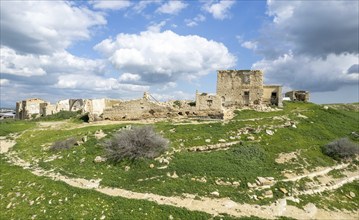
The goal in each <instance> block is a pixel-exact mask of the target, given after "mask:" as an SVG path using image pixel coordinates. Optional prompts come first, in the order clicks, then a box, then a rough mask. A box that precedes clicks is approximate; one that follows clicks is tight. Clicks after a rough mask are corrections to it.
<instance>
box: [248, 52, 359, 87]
mask: <svg viewBox="0 0 359 220" xmlns="http://www.w3.org/2000/svg"><path fill="white" fill-rule="evenodd" d="M357 62H358V56H357V55H355V54H341V55H336V54H329V55H327V57H325V58H321V57H316V58H313V57H309V56H306V55H293V54H290V53H289V54H284V55H283V56H281V57H279V58H278V59H275V60H265V59H264V60H261V61H259V62H257V63H255V64H254V65H253V68H254V69H261V70H264V76H265V78H266V80H267V81H269V83H279V82H283V83H284V84H285V85H286V86H288V87H291V88H292V89H304V90H310V91H334V90H337V89H338V88H340V87H342V86H343V85H350V84H352V85H355V84H358V82H359V73H348V69H349V68H350V67H351V66H352V65H353V63H357Z"/></svg>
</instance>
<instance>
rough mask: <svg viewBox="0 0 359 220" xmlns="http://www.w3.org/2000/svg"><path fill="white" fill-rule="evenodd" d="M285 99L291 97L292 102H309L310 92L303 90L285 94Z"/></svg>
mask: <svg viewBox="0 0 359 220" xmlns="http://www.w3.org/2000/svg"><path fill="white" fill-rule="evenodd" d="M285 97H289V98H290V100H291V101H302V102H309V92H308V91H302V90H293V91H289V92H286V93H285Z"/></svg>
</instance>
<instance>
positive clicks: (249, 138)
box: [247, 136, 255, 141]
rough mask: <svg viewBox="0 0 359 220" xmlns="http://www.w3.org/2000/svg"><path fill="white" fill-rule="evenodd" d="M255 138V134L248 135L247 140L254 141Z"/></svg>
mask: <svg viewBox="0 0 359 220" xmlns="http://www.w3.org/2000/svg"><path fill="white" fill-rule="evenodd" d="M254 139H255V138H254V137H253V136H248V137H247V140H249V141H254Z"/></svg>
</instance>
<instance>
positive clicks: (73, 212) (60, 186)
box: [0, 158, 210, 220]
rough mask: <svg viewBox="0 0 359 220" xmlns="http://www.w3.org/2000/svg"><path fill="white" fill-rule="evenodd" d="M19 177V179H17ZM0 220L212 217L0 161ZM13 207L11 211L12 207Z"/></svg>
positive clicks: (1, 159) (0, 159)
mask: <svg viewBox="0 0 359 220" xmlns="http://www.w3.org/2000/svg"><path fill="white" fill-rule="evenodd" d="M15 174H16V175H15ZM0 177H1V178H0V187H1V190H0V198H1V199H0V207H1V210H0V219H31V218H32V217H34V216H36V219H94V218H96V219H100V218H101V216H103V215H104V216H106V219H131V220H132V219H168V218H169V215H172V217H173V218H174V219H209V218H210V215H208V214H206V213H202V212H196V211H188V210H186V209H182V208H175V207H171V206H165V205H157V204H156V203H154V202H148V201H142V200H130V199H125V198H120V197H110V196H107V195H103V194H101V193H99V192H96V191H93V190H83V189H78V188H74V187H71V186H69V185H67V184H65V183H62V182H59V181H54V180H50V179H48V178H45V177H37V176H35V175H33V174H31V173H30V172H29V171H26V170H23V169H22V168H19V167H16V166H11V165H9V164H8V163H7V162H5V160H4V159H3V158H0ZM10 203H11V204H12V205H11V206H10V207H9V208H7V207H8V205H9V204H10Z"/></svg>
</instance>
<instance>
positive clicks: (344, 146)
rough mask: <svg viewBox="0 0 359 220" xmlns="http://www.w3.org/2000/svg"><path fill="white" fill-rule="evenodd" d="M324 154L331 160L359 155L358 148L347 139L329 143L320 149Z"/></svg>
mask: <svg viewBox="0 0 359 220" xmlns="http://www.w3.org/2000/svg"><path fill="white" fill-rule="evenodd" d="M322 151H323V153H324V154H326V155H328V156H330V157H332V158H333V159H336V160H338V159H345V158H349V157H352V156H354V155H355V154H359V146H358V145H357V144H355V143H353V142H351V141H350V140H349V139H348V138H341V139H338V140H335V141H333V142H330V143H329V144H327V145H325V146H324V147H323V148H322Z"/></svg>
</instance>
